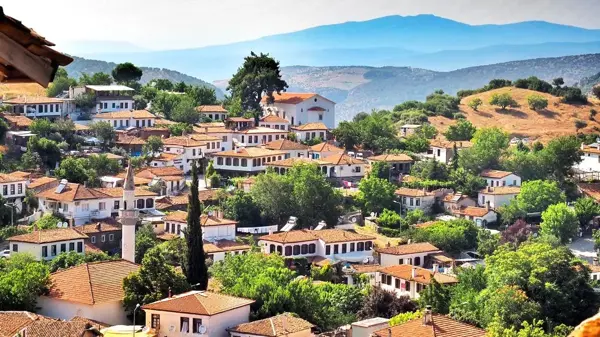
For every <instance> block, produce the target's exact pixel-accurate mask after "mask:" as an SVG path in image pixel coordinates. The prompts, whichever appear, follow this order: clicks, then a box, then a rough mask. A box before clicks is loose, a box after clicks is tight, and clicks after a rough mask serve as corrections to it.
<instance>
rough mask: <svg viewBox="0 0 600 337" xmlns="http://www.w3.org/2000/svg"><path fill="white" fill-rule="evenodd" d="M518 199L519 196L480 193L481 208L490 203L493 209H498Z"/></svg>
mask: <svg viewBox="0 0 600 337" xmlns="http://www.w3.org/2000/svg"><path fill="white" fill-rule="evenodd" d="M516 197H517V194H485V193H481V192H479V196H478V202H479V206H481V207H484V206H485V204H486V202H487V201H489V202H490V207H491V208H498V207H501V206H504V205H508V204H509V203H510V201H511V200H512V199H514V198H516Z"/></svg>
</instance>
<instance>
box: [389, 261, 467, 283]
mask: <svg viewBox="0 0 600 337" xmlns="http://www.w3.org/2000/svg"><path fill="white" fill-rule="evenodd" d="M413 268H414V269H415V277H412V270H413ZM379 272H381V273H384V274H387V275H391V276H394V277H395V278H399V279H402V280H407V281H415V282H418V283H421V284H429V283H431V279H432V278H434V279H435V280H436V281H437V282H438V283H441V284H452V283H458V279H457V278H456V277H454V276H450V275H446V274H442V273H434V272H432V271H430V270H428V269H425V268H421V267H416V266H413V265H410V264H401V265H395V266H389V267H385V268H381V269H379Z"/></svg>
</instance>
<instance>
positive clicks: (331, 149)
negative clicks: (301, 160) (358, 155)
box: [310, 142, 345, 159]
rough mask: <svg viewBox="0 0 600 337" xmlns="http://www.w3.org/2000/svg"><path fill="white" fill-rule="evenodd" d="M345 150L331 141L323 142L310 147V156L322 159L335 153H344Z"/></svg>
mask: <svg viewBox="0 0 600 337" xmlns="http://www.w3.org/2000/svg"><path fill="white" fill-rule="evenodd" d="M344 152H345V150H344V149H342V148H339V147H337V146H335V145H333V144H331V143H328V142H323V143H319V144H316V145H313V146H311V147H310V156H311V158H312V159H321V158H325V157H329V156H333V155H334V154H342V153H344Z"/></svg>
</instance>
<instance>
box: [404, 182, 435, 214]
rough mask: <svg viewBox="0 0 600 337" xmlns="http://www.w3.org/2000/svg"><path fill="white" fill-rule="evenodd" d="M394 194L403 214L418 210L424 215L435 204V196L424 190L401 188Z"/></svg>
mask: <svg viewBox="0 0 600 337" xmlns="http://www.w3.org/2000/svg"><path fill="white" fill-rule="evenodd" d="M395 194H396V196H398V198H399V199H400V203H401V207H402V211H403V212H404V211H412V210H415V209H420V210H422V211H423V212H425V213H429V212H430V211H431V207H432V206H433V204H434V203H435V194H434V193H431V192H427V191H425V190H424V189H423V190H420V189H415V188H406V187H401V188H399V189H397V190H396V192H395Z"/></svg>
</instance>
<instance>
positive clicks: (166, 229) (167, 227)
mask: <svg viewBox="0 0 600 337" xmlns="http://www.w3.org/2000/svg"><path fill="white" fill-rule="evenodd" d="M170 231H171V229H170V224H169V223H168V222H165V232H167V233H169V232H170Z"/></svg>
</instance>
